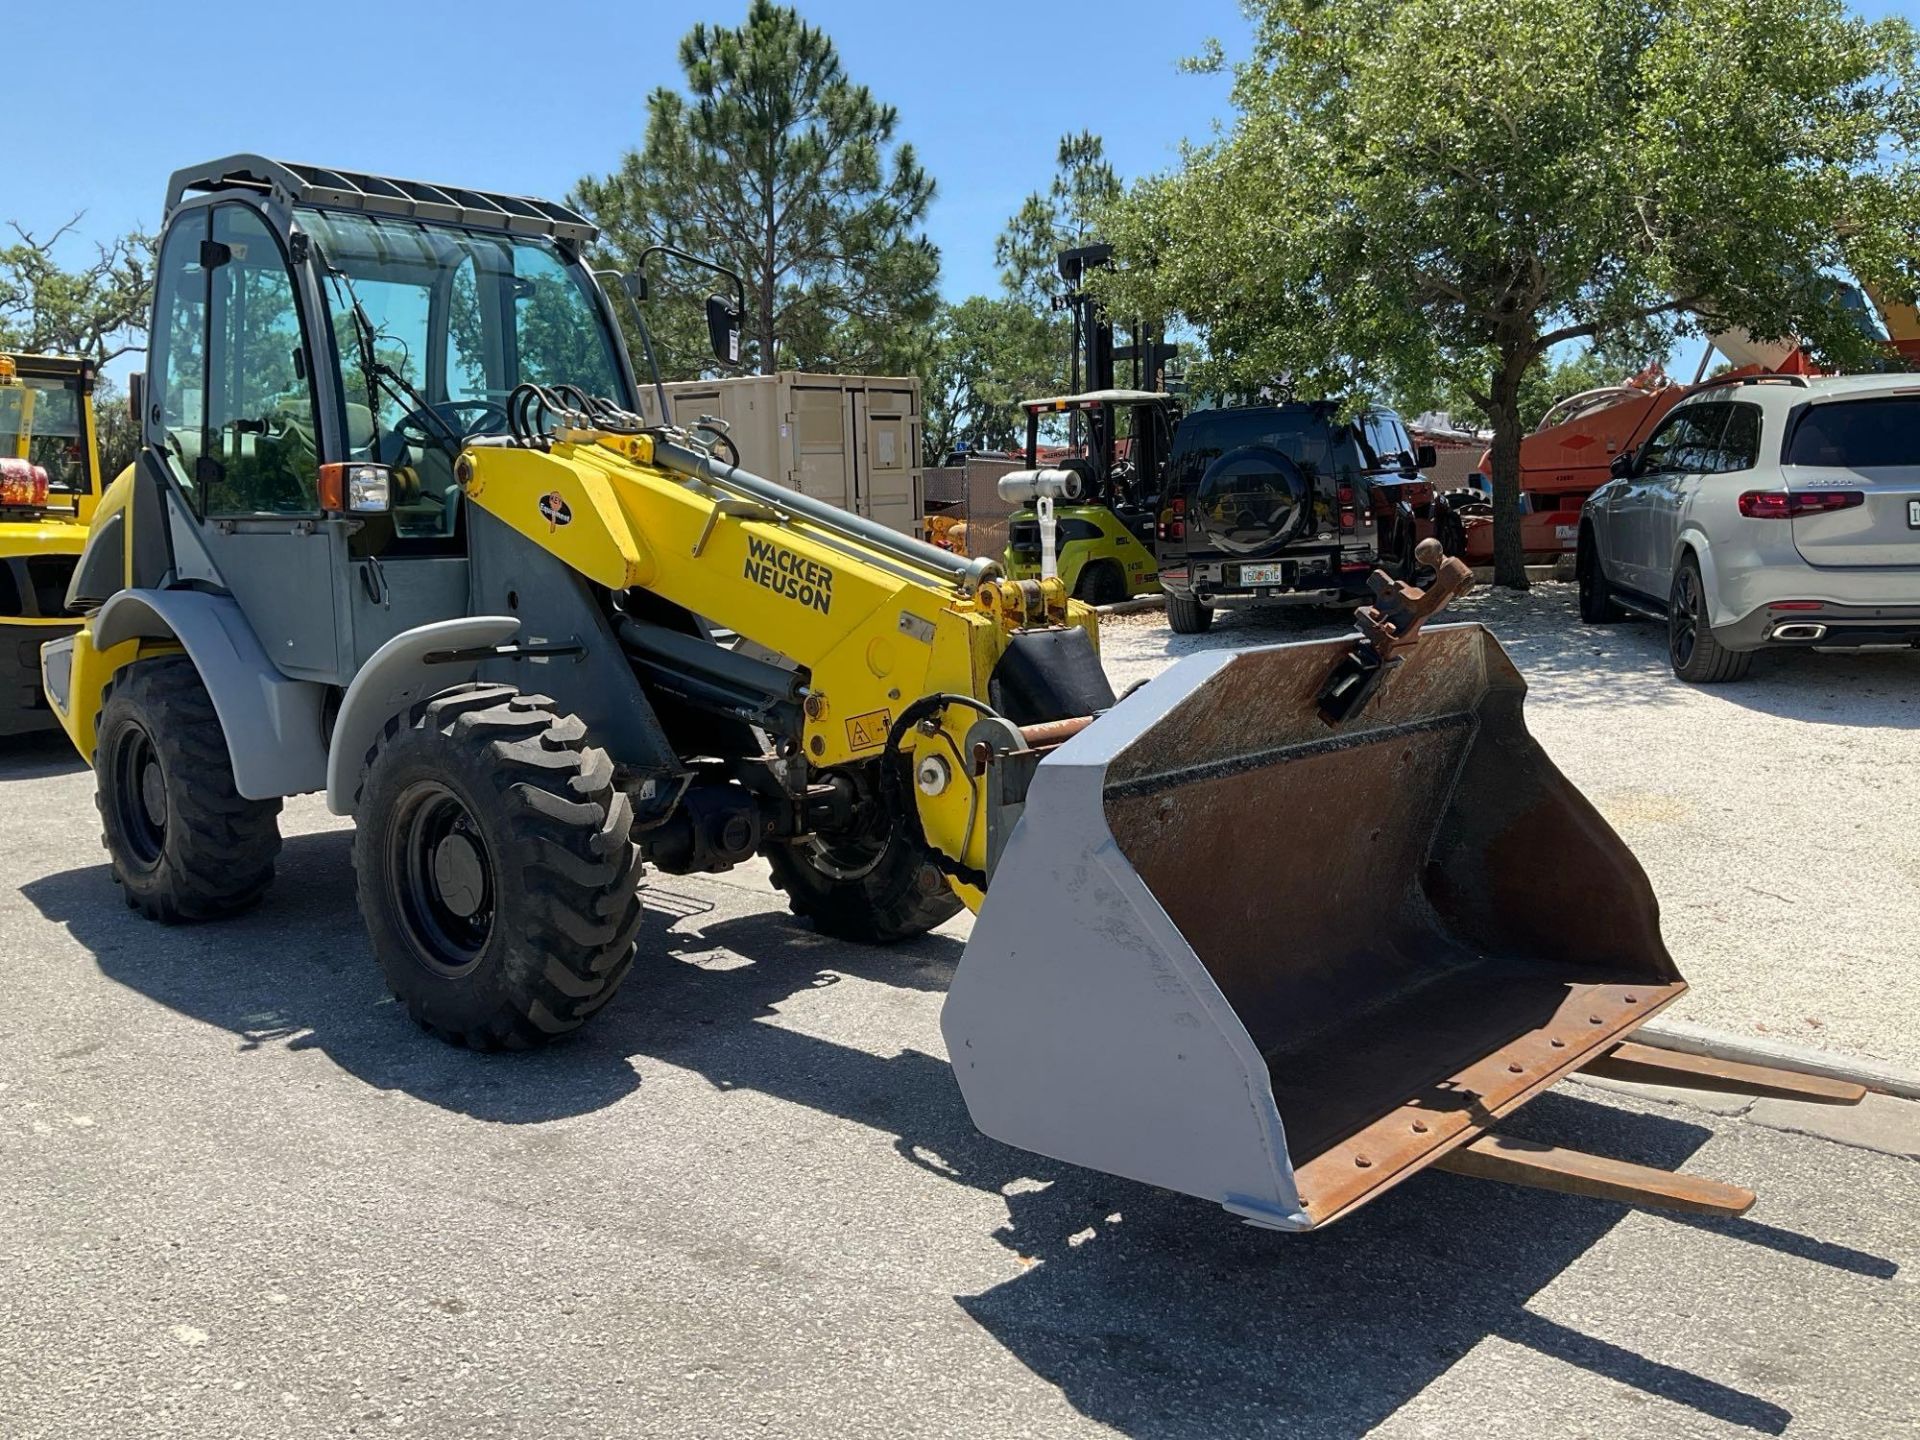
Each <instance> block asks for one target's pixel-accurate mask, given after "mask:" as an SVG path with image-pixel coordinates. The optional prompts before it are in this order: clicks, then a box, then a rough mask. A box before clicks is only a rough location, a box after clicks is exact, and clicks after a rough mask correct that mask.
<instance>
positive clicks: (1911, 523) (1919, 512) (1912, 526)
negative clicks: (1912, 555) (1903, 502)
mask: <svg viewBox="0 0 1920 1440" xmlns="http://www.w3.org/2000/svg"><path fill="white" fill-rule="evenodd" d="M1907 528H1908V529H1909V530H1920V500H1909V501H1907Z"/></svg>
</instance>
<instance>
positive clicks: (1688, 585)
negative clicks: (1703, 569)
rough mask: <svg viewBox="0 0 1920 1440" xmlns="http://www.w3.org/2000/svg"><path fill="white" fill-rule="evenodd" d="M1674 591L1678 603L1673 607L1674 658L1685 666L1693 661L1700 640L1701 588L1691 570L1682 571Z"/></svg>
mask: <svg viewBox="0 0 1920 1440" xmlns="http://www.w3.org/2000/svg"><path fill="white" fill-rule="evenodd" d="M1674 590H1675V596H1674V598H1675V600H1676V601H1677V602H1678V603H1676V604H1675V605H1674V607H1673V619H1672V626H1673V658H1674V660H1675V661H1676V662H1678V663H1679V664H1681V665H1685V664H1686V663H1687V662H1688V661H1689V660H1691V659H1693V647H1694V644H1695V642H1696V641H1697V640H1698V638H1699V630H1700V617H1699V613H1698V606H1699V603H1700V586H1699V583H1698V582H1697V581H1696V580H1695V579H1694V578H1693V572H1692V571H1691V570H1682V571H1681V572H1680V581H1679V583H1678V584H1677V585H1676V586H1675V587H1674Z"/></svg>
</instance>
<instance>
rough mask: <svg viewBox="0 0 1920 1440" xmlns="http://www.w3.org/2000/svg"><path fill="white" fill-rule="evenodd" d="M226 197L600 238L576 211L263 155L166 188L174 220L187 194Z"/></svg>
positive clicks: (181, 175) (203, 168)
mask: <svg viewBox="0 0 1920 1440" xmlns="http://www.w3.org/2000/svg"><path fill="white" fill-rule="evenodd" d="M224 190H244V191H250V192H252V193H253V194H256V195H267V196H271V197H273V198H275V199H277V200H280V201H281V202H282V203H284V204H287V205H314V206H324V207H325V208H327V209H330V210H360V211H364V212H366V213H368V214H373V215H399V216H404V217H406V218H408V219H414V220H435V221H439V222H441V223H443V224H453V225H467V226H472V227H475V228H478V229H486V230H506V231H510V232H512V233H514V234H518V235H544V236H548V237H550V238H552V239H555V240H565V241H568V242H569V243H571V244H574V245H585V244H587V243H589V242H590V241H592V240H593V238H594V237H595V236H596V235H598V234H599V233H600V232H599V229H598V228H597V227H596V226H595V225H594V224H593V222H592V221H591V220H589V219H587V217H586V216H584V215H582V214H580V212H579V211H577V210H571V209H569V208H568V207H566V206H565V205H556V204H555V203H554V202H553V201H551V200H536V199H534V198H532V197H531V196H526V195H503V194H499V193H497V192H494V191H491V190H469V189H467V188H466V187H464V186H457V185H430V184H428V183H426V182H425V181H423V180H396V179H393V178H392V177H390V176H385V175H369V174H366V173H364V172H361V171H358V170H335V169H331V168H329V167H327V166H324V165H303V164H299V163H297V162H295V161H289V160H269V159H268V158H266V157H265V156H263V155H229V156H227V157H226V158H225V159H224V160H209V161H207V162H206V163H205V164H203V165H189V166H187V167H186V168H185V169H184V170H176V171H174V172H173V178H172V179H170V180H169V181H168V182H167V210H166V213H167V214H169V215H171V214H172V213H173V212H174V211H175V210H176V209H178V208H179V206H180V205H181V203H182V202H183V201H184V200H185V199H186V198H187V196H188V195H190V194H211V193H215V192H218V191H224Z"/></svg>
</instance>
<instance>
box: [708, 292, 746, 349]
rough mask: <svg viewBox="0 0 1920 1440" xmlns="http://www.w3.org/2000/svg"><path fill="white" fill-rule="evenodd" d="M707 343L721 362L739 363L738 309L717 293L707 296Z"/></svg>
mask: <svg viewBox="0 0 1920 1440" xmlns="http://www.w3.org/2000/svg"><path fill="white" fill-rule="evenodd" d="M707 343H708V344H710V345H711V346H712V347H713V355H714V358H715V359H716V360H718V361H719V362H720V363H721V364H723V365H738V364H739V363H740V311H739V310H738V309H737V308H736V307H734V306H732V305H729V304H728V303H727V301H726V300H725V299H724V298H723V297H722V296H719V295H709V296H708V297H707Z"/></svg>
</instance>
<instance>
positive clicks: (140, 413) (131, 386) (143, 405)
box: [127, 370, 147, 435]
mask: <svg viewBox="0 0 1920 1440" xmlns="http://www.w3.org/2000/svg"><path fill="white" fill-rule="evenodd" d="M127 411H128V413H129V414H131V415H132V416H133V430H134V434H135V435H138V434H139V433H140V430H141V427H142V426H143V425H145V424H146V418H147V372H146V371H144V370H136V371H134V372H133V373H132V374H131V375H129V376H127Z"/></svg>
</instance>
